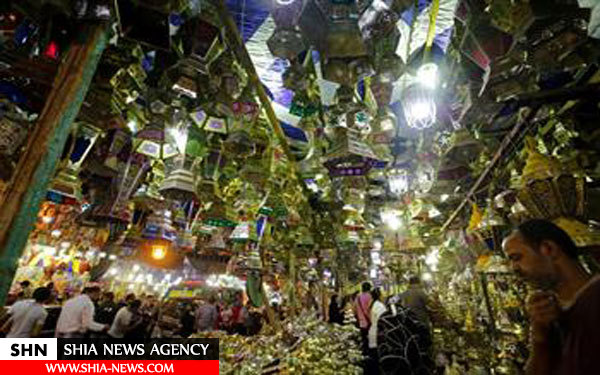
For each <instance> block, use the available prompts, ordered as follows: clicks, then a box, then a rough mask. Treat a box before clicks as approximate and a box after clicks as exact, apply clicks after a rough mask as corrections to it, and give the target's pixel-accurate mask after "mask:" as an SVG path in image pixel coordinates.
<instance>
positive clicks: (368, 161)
mask: <svg viewBox="0 0 600 375" xmlns="http://www.w3.org/2000/svg"><path fill="white" fill-rule="evenodd" d="M325 159H326V162H325V167H326V168H327V169H328V170H329V175H330V176H332V177H343V176H364V175H366V174H367V172H368V171H369V170H370V169H371V167H372V166H373V164H374V163H375V162H376V161H377V155H375V153H374V152H373V150H372V149H371V148H370V147H369V145H367V144H366V143H365V142H363V141H362V140H361V139H360V135H359V134H358V132H357V131H356V130H353V129H348V128H342V127H338V128H336V129H335V140H334V144H333V146H332V148H331V149H330V150H329V152H328V153H327V154H326V155H325Z"/></svg>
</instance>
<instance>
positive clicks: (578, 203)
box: [517, 138, 587, 220]
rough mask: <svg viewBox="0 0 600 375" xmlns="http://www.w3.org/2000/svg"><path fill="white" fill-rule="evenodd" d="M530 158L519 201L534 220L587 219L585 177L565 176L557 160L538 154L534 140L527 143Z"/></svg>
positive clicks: (525, 168) (518, 194)
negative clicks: (584, 217) (585, 217)
mask: <svg viewBox="0 0 600 375" xmlns="http://www.w3.org/2000/svg"><path fill="white" fill-rule="evenodd" d="M526 147H527V151H528V153H529V156H528V158H527V162H526V164H525V167H524V168H523V174H522V176H521V181H520V187H519V190H518V192H517V199H518V200H519V202H521V203H522V204H523V206H525V208H527V211H529V213H531V215H532V216H533V217H537V218H545V219H548V220H552V219H555V218H558V217H561V216H565V217H583V216H585V201H586V190H587V189H586V183H585V179H584V177H579V176H573V175H572V174H570V173H566V172H565V171H564V170H563V168H562V166H561V165H560V163H559V162H558V160H556V159H555V158H553V157H551V156H545V155H543V154H541V153H540V152H538V151H537V150H536V147H535V141H534V140H533V138H528V139H527V141H526Z"/></svg>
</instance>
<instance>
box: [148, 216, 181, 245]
mask: <svg viewBox="0 0 600 375" xmlns="http://www.w3.org/2000/svg"><path fill="white" fill-rule="evenodd" d="M171 216H172V213H171V211H169V210H157V211H155V212H153V213H152V214H151V215H150V216H149V217H148V219H147V220H146V225H145V226H144V229H143V230H142V238H143V239H146V240H165V241H168V242H173V241H175V239H176V237H177V233H176V232H175V228H174V227H173V221H172V219H171Z"/></svg>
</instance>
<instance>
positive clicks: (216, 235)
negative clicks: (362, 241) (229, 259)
mask: <svg viewBox="0 0 600 375" xmlns="http://www.w3.org/2000/svg"><path fill="white" fill-rule="evenodd" d="M205 249H207V250H212V251H225V250H226V249H227V244H225V239H224V238H223V229H221V228H216V229H215V230H214V231H213V233H212V235H211V238H210V241H209V243H208V244H207V245H206V246H205Z"/></svg>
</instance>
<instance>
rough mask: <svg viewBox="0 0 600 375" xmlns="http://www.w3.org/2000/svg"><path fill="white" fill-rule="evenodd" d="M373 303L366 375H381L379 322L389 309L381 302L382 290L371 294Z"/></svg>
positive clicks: (375, 290) (376, 290) (374, 290)
mask: <svg viewBox="0 0 600 375" xmlns="http://www.w3.org/2000/svg"><path fill="white" fill-rule="evenodd" d="M371 296H372V299H373V302H372V304H371V317H370V320H371V327H369V358H368V360H367V368H366V371H365V374H366V375H376V374H379V356H378V354H377V322H379V318H380V317H381V315H383V314H384V313H385V312H386V311H387V308H386V307H385V305H384V304H383V302H381V289H379V288H375V289H373V291H372V292H371Z"/></svg>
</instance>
